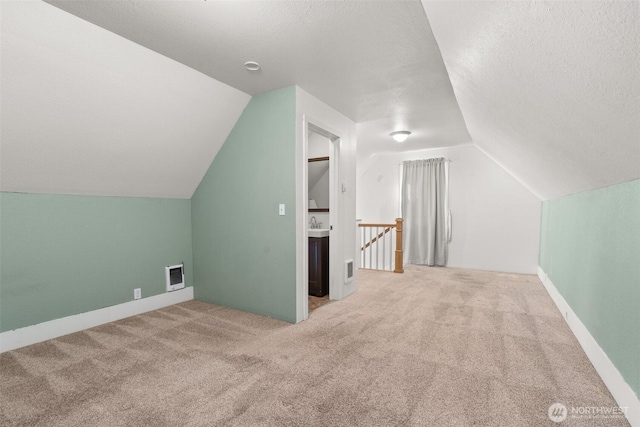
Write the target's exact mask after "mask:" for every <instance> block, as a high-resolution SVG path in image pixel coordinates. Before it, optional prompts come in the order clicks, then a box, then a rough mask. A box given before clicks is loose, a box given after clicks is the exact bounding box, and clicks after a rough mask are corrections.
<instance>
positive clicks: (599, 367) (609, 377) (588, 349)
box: [538, 267, 640, 427]
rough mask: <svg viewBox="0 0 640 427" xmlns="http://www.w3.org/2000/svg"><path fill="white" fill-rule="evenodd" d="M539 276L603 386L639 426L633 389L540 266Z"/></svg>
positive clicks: (639, 410)
mask: <svg viewBox="0 0 640 427" xmlns="http://www.w3.org/2000/svg"><path fill="white" fill-rule="evenodd" d="M538 277H539V278H540V280H541V281H542V284H543V285H544V287H545V289H546V290H547V292H548V293H549V295H550V296H551V299H552V300H553V302H554V303H555V304H556V306H557V307H558V310H560V313H561V314H562V317H564V320H565V321H566V322H567V324H568V325H569V328H571V331H572V332H573V335H575V337H576V339H577V340H578V342H579V343H580V346H581V347H582V349H583V350H584V352H585V353H586V355H587V357H588V358H589V360H590V361H591V364H592V365H593V367H594V368H596V371H597V372H598V375H600V378H602V381H604V384H605V385H606V386H607V388H608V389H609V391H610V392H611V395H612V396H613V398H614V399H615V400H616V402H617V403H618V406H619V407H621V408H627V411H626V414H625V415H626V416H627V420H628V421H629V424H631V426H632V427H640V400H638V398H637V397H636V394H635V393H634V391H633V389H632V388H631V386H629V384H627V382H626V381H625V379H624V377H623V376H622V375H621V374H620V371H618V369H617V368H616V367H615V365H614V364H613V362H611V360H610V359H609V356H607V354H606V353H605V352H604V350H602V348H601V347H600V346H599V345H598V343H597V342H596V340H595V339H594V338H593V336H592V335H591V333H589V331H588V330H587V328H586V327H585V326H584V324H583V323H582V321H580V319H579V318H578V316H576V314H575V313H574V312H573V310H572V309H571V307H570V306H569V304H567V301H565V299H564V298H563V297H562V295H560V292H559V291H558V289H556V287H555V285H554V284H553V283H552V282H551V279H549V277H548V276H547V274H546V273H545V272H544V271H543V270H542V268H540V267H538Z"/></svg>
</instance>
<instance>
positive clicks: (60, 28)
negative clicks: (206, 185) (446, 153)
mask: <svg viewBox="0 0 640 427" xmlns="http://www.w3.org/2000/svg"><path fill="white" fill-rule="evenodd" d="M50 3H51V4H54V5H55V6H56V7H53V6H51V5H48V4H46V3H41V2H7V1H3V2H0V5H1V7H2V28H1V29H2V40H1V42H2V76H1V82H2V86H1V89H2V153H1V154H2V157H1V160H2V173H1V175H0V177H1V179H2V182H1V188H2V190H3V191H28V192H54V193H55V192H57V193H72V194H101V195H131V196H136V195H138V196H154V197H179V198H188V197H190V195H191V194H192V193H193V191H194V190H195V188H196V186H197V185H198V183H199V181H200V179H201V177H202V175H203V174H204V173H205V171H206V169H207V167H208V165H209V164H210V162H211V161H212V159H213V158H214V156H215V154H216V153H217V151H218V149H219V148H220V146H221V145H222V143H223V142H224V139H225V138H226V136H227V135H228V133H229V131H230V129H231V127H232V126H233V125H234V124H235V122H236V120H237V118H238V116H239V114H240V113H241V111H242V109H243V108H244V106H245V105H246V103H247V102H248V99H249V96H248V95H252V94H256V93H261V92H265V91H269V90H272V89H276V88H281V87H285V86H290V85H294V84H295V85H298V86H300V87H302V88H303V89H305V90H306V91H308V92H310V93H311V94H313V95H315V96H316V97H318V98H319V99H321V100H322V101H324V102H326V103H327V104H329V105H330V106H332V107H333V108H335V109H336V110H338V111H340V112H342V113H343V114H345V115H346V116H348V117H350V118H352V119H353V120H355V121H357V122H358V127H357V128H358V151H359V153H358V154H359V159H366V156H367V155H369V154H371V153H375V152H384V151H397V150H403V151H412V150H418V149H424V148H431V147H449V146H456V145H464V144H469V143H472V142H473V143H474V144H476V145H477V146H478V147H479V148H480V149H481V150H482V151H484V152H485V153H487V154H488V155H489V156H490V157H491V158H493V159H494V160H495V161H496V162H498V163H499V164H501V165H502V166H503V167H504V168H505V169H506V170H508V171H509V172H510V173H511V174H512V175H514V176H515V177H516V178H517V179H519V180H520V181H521V182H522V183H523V184H524V185H525V186H527V187H528V188H530V189H531V190H532V191H533V192H534V193H535V194H536V195H538V196H539V197H540V198H542V199H548V198H554V197H558V196H562V195H565V194H571V193H574V192H577V191H581V190H586V189H590V188H596V187H601V186H605V185H609V184H615V183H618V182H623V181H629V180H632V179H636V178H640V167H639V166H638V165H639V164H640V142H639V141H640V127H639V126H640V120H638V119H639V117H640V107H639V102H638V100H639V99H640V79H638V75H639V74H640V65H639V63H640V61H639V52H638V46H639V45H640V39H639V33H640V32H639V29H638V26H639V25H640V24H639V23H640V19H639V15H638V2H635V1H634V2H625V1H620V2H603V1H599V2H545V1H533V2H495V1H482V2H479V1H469V2H457V1H442V2H441V1H423V2H422V3H421V2H419V1H373V0H372V1H287V2H281V1H257V2H249V1H213V0H209V1H200V0H192V1H185V0H183V1H160V2H155V1H153V2H152V1H126V0H118V1H104V0H102V1H100V0H91V1H65V2H54V1H51V2H50ZM63 10H65V11H68V12H70V13H72V14H74V15H77V16H78V17H81V18H83V19H84V20H86V21H84V20H81V19H78V18H77V17H74V16H72V15H71V14H68V13H66V12H63ZM425 11H426V14H425ZM427 18H428V20H427ZM87 21H88V22H87ZM92 24H95V25H92ZM96 25H97V26H96ZM100 27H102V28H100ZM103 28H104V29H103ZM105 29H106V30H109V31H106V30H105ZM432 29H433V34H432ZM116 34H117V35H116ZM434 35H435V37H434ZM120 36H122V37H124V38H122V37H120ZM126 39H129V40H131V41H133V42H135V43H131V42H130V41H127V40H126ZM436 41H437V43H436ZM154 51H155V52H158V53H160V54H161V55H159V54H157V53H155V52H154ZM440 52H442V56H441V54H440ZM248 60H253V61H258V62H259V63H260V64H261V65H262V70H261V71H260V72H258V73H249V72H248V71H246V70H245V69H244V68H243V67H242V64H243V63H244V62H245V61H248ZM443 60H444V61H443ZM445 66H446V68H445ZM207 76H209V77H213V78H209V77H207ZM234 88H235V89H234ZM454 94H455V96H454ZM458 103H459V104H460V107H458ZM463 117H464V118H463ZM467 128H468V130H467ZM400 129H408V130H410V131H411V132H413V134H412V136H411V137H410V139H409V140H408V141H407V143H405V144H403V145H399V144H395V143H393V142H392V141H391V139H390V138H389V136H388V134H389V133H390V132H392V131H394V130H400ZM176 152H178V153H180V154H182V156H181V157H178V158H176V156H175V153H176ZM167 171H170V172H167Z"/></svg>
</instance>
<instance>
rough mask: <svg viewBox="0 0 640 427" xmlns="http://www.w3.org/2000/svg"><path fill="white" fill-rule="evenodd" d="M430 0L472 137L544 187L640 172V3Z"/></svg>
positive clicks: (554, 192) (543, 191)
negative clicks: (639, 10)
mask: <svg viewBox="0 0 640 427" xmlns="http://www.w3.org/2000/svg"><path fill="white" fill-rule="evenodd" d="M423 5H424V8H425V11H426V14H427V17H428V19H429V22H430V23H431V28H432V30H433V33H434V35H435V38H436V40H437V42H438V45H439V46H440V50H441V52H442V57H443V59H444V63H445V65H446V68H447V70H448V73H449V77H450V79H451V83H452V86H453V89H454V92H455V95H456V98H457V100H458V103H459V105H460V109H461V111H462V114H463V116H464V119H465V122H466V124H467V128H468V129H469V132H470V134H471V137H472V139H473V142H474V144H476V145H477V146H478V147H479V148H480V149H481V150H482V151H484V152H485V153H486V154H487V155H489V156H490V157H491V158H493V159H494V160H495V161H496V162H498V163H499V164H500V165H502V166H503V167H504V168H505V169H506V170H508V171H509V172H510V173H511V174H512V175H514V176H515V177H516V178H517V179H519V180H520V181H521V182H522V183H523V184H525V185H526V186H527V187H528V188H530V189H531V190H532V191H533V192H534V193H535V194H537V195H538V196H539V197H540V198H541V199H553V198H557V197H560V196H564V195H568V194H572V193H576V192H579V191H583V190H588V189H593V188H598V187H603V186H607V185H612V184H616V183H620V182H626V181H630V180H633V179H638V178H640V48H639V46H640V31H639V27H640V16H639V12H638V9H639V5H640V3H638V2H637V1H613V2H608V1H594V2H587V1H581V2H543V1H526V2H525V1H512V2H504V1H462V2H460V1H442V2H440V1H423Z"/></svg>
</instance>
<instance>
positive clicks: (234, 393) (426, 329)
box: [0, 266, 628, 427]
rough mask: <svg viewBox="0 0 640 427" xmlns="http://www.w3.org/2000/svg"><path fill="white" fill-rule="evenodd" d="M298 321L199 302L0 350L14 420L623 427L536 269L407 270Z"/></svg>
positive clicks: (366, 282) (1, 388) (382, 276)
mask: <svg viewBox="0 0 640 427" xmlns="http://www.w3.org/2000/svg"><path fill="white" fill-rule="evenodd" d="M357 280H358V290H357V292H356V293H355V294H354V295H352V296H350V297H348V298H345V299H344V300H342V301H335V302H332V303H331V304H327V305H324V306H322V307H320V308H318V309H317V310H315V311H314V312H313V316H311V317H310V318H309V320H307V321H305V322H302V323H300V324H297V325H292V324H288V323H284V322H281V321H277V320H273V319H269V318H265V317H261V316H256V315H253V314H248V313H244V312H240V311H236V310H232V309H229V308H225V307H220V306H216V305H212V304H208V303H204V302H199V301H189V302H186V303H181V304H177V305H174V306H171V307H167V308H164V309H161V310H157V311H153V312H149V313H146V314H142V315H138V316H134V317H130V318H127V319H123V320H120V321H117V322H113V323H109V324H106V325H102V326H98V327H96V328H92V329H89V330H86V331H82V332H78V333H74V334H71V335H67V336H64V337H60V338H57V339H53V340H50V341H46V342H43V343H40V344H35V345H32V346H29V347H24V348H21V349H17V350H13V351H10V352H6V353H3V354H2V355H0V408H1V409H0V425H2V426H65V427H71V426H83V427H84V426H472V425H476V426H544V425H562V426H624V425H628V424H627V422H626V420H625V419H624V418H622V417H620V416H617V417H614V418H597V417H582V418H580V417H579V416H577V415H576V416H569V417H568V418H567V419H566V420H565V421H563V422H562V424H556V423H553V422H552V421H550V419H549V418H548V409H549V407H550V405H552V404H554V403H562V404H564V405H565V406H566V407H567V408H571V407H594V406H595V407H611V406H615V405H616V403H615V401H614V400H613V398H612V397H611V395H610V393H609V392H608V390H607V389H606V387H605V386H604V384H603V382H602V381H601V379H600V378H599V377H598V375H597V374H596V372H595V370H594V368H593V366H592V365H591V364H590V362H589V360H588V359H587V357H586V356H585V354H584V352H583V351H582V350H581V348H580V347H579V345H578V343H577V341H576V339H575V338H574V337H573V335H572V334H571V331H570V330H569V328H568V327H567V325H566V324H565V322H564V320H563V319H562V317H561V315H560V314H559V312H558V310H557V309H556V308H555V306H554V305H553V303H552V301H551V299H550V298H549V296H548V295H547V293H546V291H545V290H544V288H543V287H542V285H541V283H540V281H539V280H538V279H537V277H535V276H530V275H518V274H505V273H494V272H484V271H471V270H460V269H449V268H427V267H421V266H407V267H406V271H405V273H404V274H393V273H387V272H378V271H366V270H360V271H358V277H357Z"/></svg>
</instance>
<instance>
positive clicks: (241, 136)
mask: <svg viewBox="0 0 640 427" xmlns="http://www.w3.org/2000/svg"><path fill="white" fill-rule="evenodd" d="M280 203H284V204H285V205H286V215H285V216H279V215H278V204H280ZM191 209H192V224H193V253H194V275H195V279H194V280H195V287H194V291H195V297H196V298H197V299H199V300H203V301H208V302H213V303H217V304H222V305H226V306H229V307H233V308H237V309H241V310H245V311H250V312H253V313H257V314H262V315H265V316H270V317H274V318H277V319H281V320H285V321H288V322H295V320H296V306H295V295H296V283H295V280H296V276H295V266H296V264H295V261H296V254H295V243H296V242H295V238H296V235H295V88H294V87H289V88H285V89H280V90H277V91H273V92H268V93H264V94H261V95H256V96H254V97H253V98H252V99H251V101H250V102H249V104H248V105H247V107H246V108H245V110H244V112H243V113H242V115H241V116H240V118H239V119H238V122H237V123H236V125H235V127H234V128H233V130H232V131H231V133H230V134H229V137H228V138H227V140H226V142H225V143H224V145H223V146H222V148H221V149H220V151H219V152H218V154H217V156H216V158H215V159H214V161H213V162H212V164H211V166H210V168H209V171H208V172H207V174H206V175H205V177H204V179H203V180H202V182H201V183H200V186H199V187H198V189H197V190H196V192H195V194H194V195H193V198H192V199H191Z"/></svg>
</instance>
